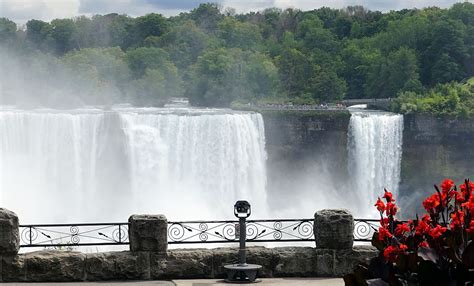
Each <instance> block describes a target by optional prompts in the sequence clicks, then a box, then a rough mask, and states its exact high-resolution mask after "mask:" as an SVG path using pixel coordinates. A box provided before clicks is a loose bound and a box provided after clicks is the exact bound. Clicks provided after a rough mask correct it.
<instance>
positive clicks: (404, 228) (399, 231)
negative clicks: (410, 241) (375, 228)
mask: <svg viewBox="0 0 474 286" xmlns="http://www.w3.org/2000/svg"><path fill="white" fill-rule="evenodd" d="M409 231H410V226H409V225H408V224H406V223H401V224H399V225H397V227H396V228H395V235H404V234H405V233H407V232H409Z"/></svg>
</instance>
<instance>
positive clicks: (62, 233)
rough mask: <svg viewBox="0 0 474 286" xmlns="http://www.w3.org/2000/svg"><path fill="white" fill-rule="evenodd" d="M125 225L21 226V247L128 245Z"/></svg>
mask: <svg viewBox="0 0 474 286" xmlns="http://www.w3.org/2000/svg"><path fill="white" fill-rule="evenodd" d="M127 226H128V224H127V223H104V224H97V223H91V224H86V223H82V224H73V225H66V224H57V225H54V224H48V225H21V226H20V229H21V242H22V244H21V245H20V246H21V247H70V246H81V245H114V244H128V227H127Z"/></svg>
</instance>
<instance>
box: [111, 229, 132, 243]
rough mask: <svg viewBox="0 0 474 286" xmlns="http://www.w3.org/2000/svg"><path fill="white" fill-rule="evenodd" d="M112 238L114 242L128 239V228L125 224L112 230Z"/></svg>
mask: <svg viewBox="0 0 474 286" xmlns="http://www.w3.org/2000/svg"><path fill="white" fill-rule="evenodd" d="M112 238H113V239H114V240H115V241H116V242H123V241H127V240H128V228H127V227H126V226H120V227H117V228H116V229H114V230H113V231H112Z"/></svg>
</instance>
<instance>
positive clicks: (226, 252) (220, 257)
mask: <svg viewBox="0 0 474 286" xmlns="http://www.w3.org/2000/svg"><path fill="white" fill-rule="evenodd" d="M212 254H213V261H212V264H213V265H212V269H213V274H214V277H215V278H227V274H226V270H225V269H224V265H228V264H235V263H238V262H239V255H238V249H237V248H234V249H232V248H228V247H225V248H224V247H223V248H214V249H213V250H212Z"/></svg>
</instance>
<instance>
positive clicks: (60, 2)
mask: <svg viewBox="0 0 474 286" xmlns="http://www.w3.org/2000/svg"><path fill="white" fill-rule="evenodd" d="M472 1H473V0H471V1H470V2H472ZM206 2H214V3H219V4H221V5H222V6H223V7H232V8H235V9H236V11H237V12H248V11H250V10H252V11H257V10H262V9H264V8H268V7H278V8H283V9H284V8H289V7H291V8H298V9H301V10H312V9H317V8H320V7H323V6H327V7H332V8H342V7H345V6H348V5H363V6H365V7H368V8H369V9H371V10H382V11H389V10H399V9H403V8H414V7H416V8H422V7H426V6H438V7H443V8H445V7H449V6H451V5H452V4H454V3H456V2H460V1H459V0H216V1H205V0H204V1H201V0H0V17H6V18H9V19H11V20H13V21H15V22H17V23H20V24H23V23H25V22H26V21H28V20H29V19H40V20H46V21H49V20H51V19H54V18H66V17H73V16H78V15H93V14H107V13H113V12H115V13H121V14H122V13H123V14H128V15H131V16H139V15H144V14H147V13H151V12H155V13H161V14H163V15H165V16H171V15H176V14H179V13H180V12H183V11H189V10H191V9H193V8H195V7H197V6H198V5H199V3H206Z"/></svg>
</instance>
